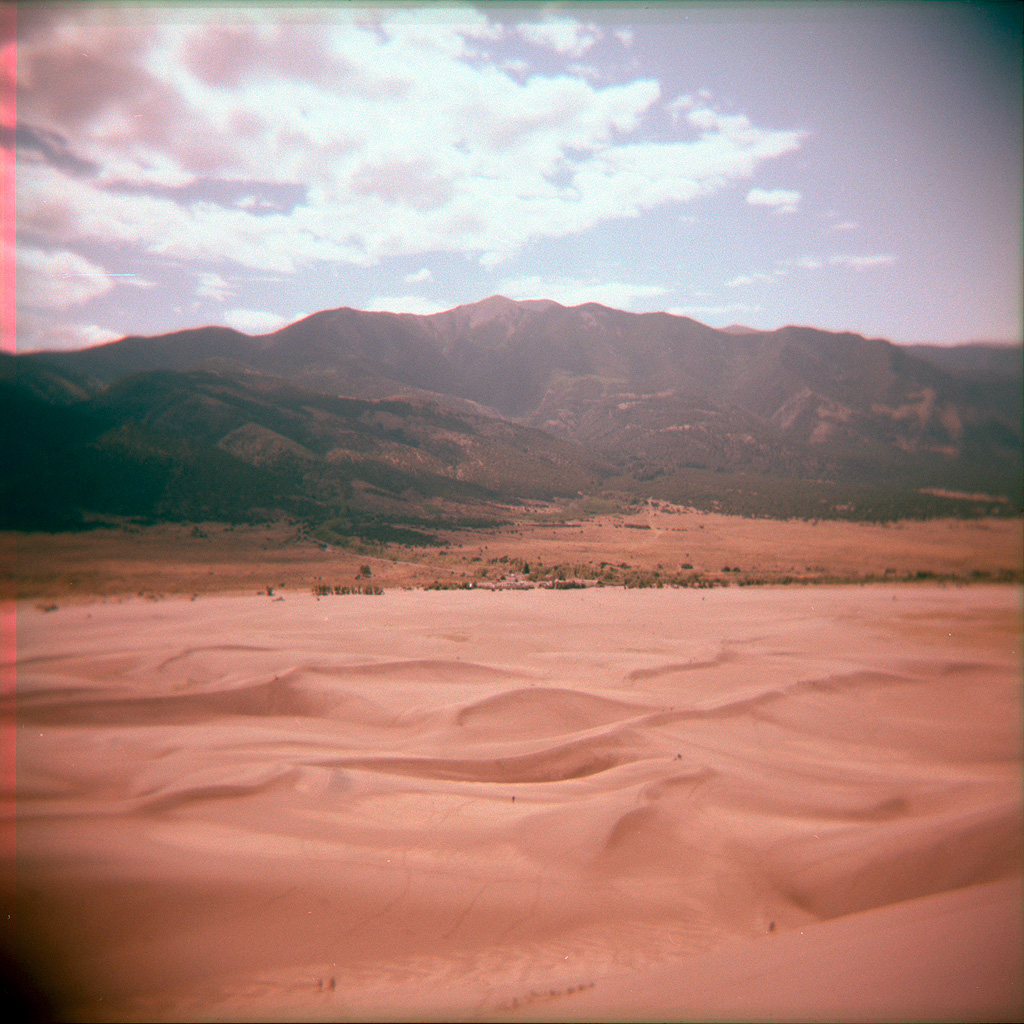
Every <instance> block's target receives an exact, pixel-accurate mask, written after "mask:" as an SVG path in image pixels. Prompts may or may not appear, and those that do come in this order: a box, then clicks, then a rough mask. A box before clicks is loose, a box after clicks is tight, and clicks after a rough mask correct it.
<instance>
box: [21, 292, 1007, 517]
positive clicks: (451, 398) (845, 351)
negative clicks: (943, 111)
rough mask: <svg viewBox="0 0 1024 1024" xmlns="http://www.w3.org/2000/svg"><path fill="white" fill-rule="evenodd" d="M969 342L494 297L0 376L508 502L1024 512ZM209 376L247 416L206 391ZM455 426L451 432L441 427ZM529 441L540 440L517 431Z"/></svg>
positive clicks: (117, 345) (81, 400)
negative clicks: (759, 502)
mask: <svg viewBox="0 0 1024 1024" xmlns="http://www.w3.org/2000/svg"><path fill="white" fill-rule="evenodd" d="M969 348H970V351H966V349H965V348H963V349H950V350H941V351H940V350H938V349H937V348H935V347H929V346H921V347H919V348H912V347H900V346H896V345H892V344H890V343H889V342H886V341H884V340H881V339H868V338H864V337H861V336H860V335H856V334H850V333H832V332H827V331H820V330H816V329H814V328H810V327H784V328H781V329H779V330H776V331H768V332H764V331H753V330H747V329H743V330H742V331H739V330H730V329H726V330H715V329H713V328H711V327H707V326H705V325H703V324H700V323H698V322H696V321H694V320H690V319H687V318H685V317H679V316H672V315H669V314H666V313H643V314H635V313H626V312H622V311H619V310H614V309H608V308H606V307H604V306H600V305H597V304H594V303H588V304H585V305H581V306H576V307H572V308H567V307H565V306H561V305H559V304H558V303H555V302H550V301H528V302H515V301H512V300H510V299H507V298H503V297H501V296H493V297H491V298H489V299H485V300H483V301H482V302H478V303H473V304H470V305H466V306H460V307H457V308H455V309H451V310H448V311H446V312H443V313H437V314H434V315H430V316H416V315H411V314H394V313H379V312H360V311H358V310H354V309H348V308H342V309H334V310H326V311H324V312H321V313H315V314H313V315H312V316H309V317H306V318H304V319H302V320H300V321H298V322H296V323H293V324H290V325H288V326H287V327H284V328H282V329H280V330H278V331H275V332H273V333H271V334H266V335H261V336H258V337H251V336H249V335H245V334H241V333H239V332H237V331H233V330H229V329H227V328H222V327H204V328H197V329H194V330H188V331H181V332H177V333H174V334H168V335H163V336H159V337H154V338H135V337H132V338H125V339H123V340H121V341H117V342H111V343H109V344H105V345H100V346H96V347H93V348H91V349H86V350H82V351H78V352H47V353H36V354H32V355H26V356H19V357H17V359H16V360H14V362H15V363H16V364H17V368H16V369H12V370H5V375H6V376H7V377H8V378H11V379H13V380H15V381H16V382H17V386H18V387H19V388H20V390H21V391H22V392H28V393H30V394H31V395H32V396H33V397H34V398H36V399H38V400H40V401H43V402H47V403H51V404H55V405H61V406H65V407H69V408H74V407H76V403H77V405H80V406H82V408H83V409H87V410H90V414H92V412H96V413H97V414H99V413H100V412H102V414H103V415H106V416H113V417H114V418H115V419H117V417H118V416H122V417H123V416H125V415H128V414H127V413H126V412H125V410H126V409H127V408H129V407H130V408H131V410H132V412H131V414H130V415H131V417H132V422H133V423H137V424H140V425H141V427H142V428H144V429H147V430H159V431H162V432H164V433H165V434H166V435H167V436H172V435H173V436H175V437H179V438H189V439H190V440H194V441H196V443H200V442H201V443H203V444H210V445H213V446H215V447H217V449H218V450H219V451H221V452H225V453H229V454H231V455H232V456H233V457H236V458H240V459H242V461H243V462H244V463H245V464H247V465H250V466H259V467H261V468H267V467H268V466H271V465H273V466H277V464H278V463H282V464H284V463H287V465H288V466H289V467H290V469H289V472H292V473H293V474H295V473H298V474H300V476H301V474H302V473H306V470H305V469H303V468H301V467H304V466H305V465H306V462H304V461H303V460H308V459H312V460H313V462H314V463H316V464H317V465H320V464H323V465H326V464H328V463H329V462H330V460H331V459H332V458H336V457H335V456H330V455H329V452H331V451H336V450H343V451H346V452H348V453H349V454H348V455H346V458H364V459H366V458H370V459H371V460H378V461H380V462H381V464H382V465H385V464H386V465H387V466H389V467H391V468H392V469H394V470H395V471H396V472H402V473H407V472H414V473H418V474H424V473H425V474H428V475H431V476H432V478H433V477H436V478H437V479H446V480H449V481H455V482H460V483H472V484H473V485H479V486H481V487H483V488H485V489H488V490H490V491H492V492H494V493H505V494H513V493H522V494H524V495H525V494H527V493H537V491H538V489H540V490H544V489H549V488H550V487H552V486H554V487H555V488H556V489H560V490H561V491H562V492H563V493H575V491H576V490H587V489H589V488H592V487H594V486H596V480H597V479H598V476H597V474H598V473H599V470H598V467H603V468H602V469H601V470H600V472H601V473H603V474H604V475H605V477H606V478H607V479H614V480H615V481H616V485H620V484H623V482H625V485H627V486H628V482H629V481H633V482H637V481H639V482H641V483H642V482H643V481H651V480H655V479H662V480H663V481H670V480H676V481H677V485H678V486H677V485H673V487H674V489H675V490H678V491H680V493H679V494H678V495H677V497H678V498H685V493H684V492H685V486H686V485H685V481H684V479H683V478H684V477H686V475H687V474H688V473H689V474H692V473H693V472H700V473H712V474H723V473H728V474H737V473H739V474H751V473H752V474H759V475H761V476H765V477H771V478H782V479H792V478H800V479H803V480H812V481H813V480H829V481H833V482H837V483H839V484H853V485H866V486H897V485H898V486H901V487H910V488H921V487H932V488H936V487H938V488H946V489H960V490H985V491H990V492H992V493H996V494H1000V495H1004V496H1008V497H1010V498H1011V499H1012V500H1013V501H1016V502H1019V500H1020V494H1019V492H1020V475H1021V447H1022V444H1021V437H1022V430H1021V389H1020V373H1019V366H1020V349H1019V348H1017V349H1012V348H1010V349H1005V350H997V348H998V347H995V346H970V347H969ZM5 365H6V364H5ZM157 371H159V372H157ZM200 371H202V373H205V374H207V376H206V377H203V376H202V374H201V373H200ZM168 372H171V373H176V374H179V375H180V374H185V376H184V377H181V376H179V377H178V378H173V379H172V377H171V376H168ZM139 374H143V375H145V374H149V375H150V376H148V377H145V376H144V377H141V378H136V379H132V378H133V375H139ZM197 374H198V375H197ZM210 374H213V375H214V376H212V377H211V376H210ZM126 378H127V379H126ZM214 380H217V381H219V382H220V383H219V384H217V386H216V387H219V388H221V389H222V390H223V389H225V388H227V389H230V388H235V389H241V390H240V391H239V394H241V393H242V392H244V394H245V396H246V398H245V401H244V402H242V400H241V399H240V398H238V396H237V395H236V397H235V398H234V399H232V400H230V401H229V400H228V399H227V398H225V396H224V394H220V393H218V394H214V392H215V391H216V387H215V386H214V384H213V383H212V381H214ZM119 382H120V383H119ZM287 382H291V383H290V384H288V383H287ZM288 387H292V388H296V389H299V390H301V389H305V392H304V393H306V394H307V396H308V395H311V394H313V393H317V394H319V395H320V398H319V399H317V400H316V401H314V400H313V399H312V398H309V397H307V398H305V399H303V401H304V402H305V405H302V403H301V402H300V403H298V404H299V406H301V407H302V408H303V409H305V410H306V411H305V412H303V413H301V414H300V413H299V411H298V407H297V406H296V403H297V402H298V400H297V399H296V398H295V397H294V395H295V394H298V393H299V390H296V391H295V392H294V394H293V393H292V392H289V391H288ZM86 396H88V397H86ZM330 396H333V397H330ZM339 396H343V397H344V398H347V399H349V400H350V403H351V402H354V401H355V400H362V401H364V402H365V401H367V400H376V401H381V400H384V399H387V400H388V401H390V402H392V403H394V402H398V403H399V404H398V405H395V406H394V407H392V406H387V405H380V406H377V407H375V408H376V409H377V412H375V413H374V414H373V415H372V416H371V417H370V418H371V419H373V417H374V416H375V417H376V418H377V421H380V422H383V420H381V417H383V416H385V414H386V416H389V417H392V419H389V420H388V423H390V424H391V427H389V428H388V429H387V430H385V429H384V428H383V427H382V428H381V429H380V431H378V433H377V434H375V435H373V438H374V439H373V441H372V443H371V442H370V441H369V440H368V436H369V435H367V434H365V432H363V433H361V432H360V430H362V428H360V430H356V429H355V428H353V427H352V423H353V422H360V423H362V424H363V427H366V422H368V421H365V417H364V413H365V410H366V409H367V408H369V407H365V408H363V407H361V408H362V411H361V412H360V413H359V415H358V416H356V415H350V410H351V409H354V408H355V406H353V405H351V404H350V405H348V406H344V408H345V410H349V411H345V412H344V413H342V412H341V411H340V410H342V408H343V406H342V405H340V404H338V403H339V402H341V397H339ZM325 402H333V403H334V405H333V406H331V407H330V410H329V411H328V410H327V409H326V407H323V403H325ZM240 403H241V404H240ZM317 403H320V404H319V405H318V404H317ZM241 405H244V406H245V409H246V410H247V411H246V412H245V413H244V415H243V414H241V413H239V412H238V409H239V408H240V407H241ZM314 409H315V411H313V410H314ZM231 410H233V411H231ZM428 410H429V411H428ZM442 410H443V411H442ZM366 415H370V414H369V413H366ZM451 416H455V417H456V418H459V417H461V420H460V422H461V423H462V426H461V427H460V428H458V429H454V428H450V426H442V425H441V423H440V420H437V417H440V418H441V419H442V420H443V419H444V418H445V417H449V418H450V417H451ZM247 417H248V418H247ZM296 417H298V419H296ZM303 417H305V419H303ZM325 417H326V418H327V419H330V418H331V417H335V418H336V421H337V422H338V423H340V422H345V423H346V424H347V426H346V427H345V431H347V433H345V438H344V440H343V441H341V442H339V444H337V445H335V447H333V448H332V447H329V446H326V447H325V445H326V442H322V439H319V440H318V439H317V438H318V435H316V431H315V430H313V427H312V424H313V423H322V422H324V421H325ZM360 417H364V419H360ZM431 417H433V418H434V419H433V420H432V419H431ZM285 420H287V423H285ZM298 420H302V421H303V423H304V426H303V427H302V428H301V429H300V428H299V427H298V426H297V423H298ZM307 420H308V422H307ZM428 420H430V426H429V427H428V426H425V425H424V424H426V423H427V421H428ZM435 420H437V421H436V422H435ZM119 422H120V421H119ZM332 422H334V421H332ZM284 426H287V427H288V429H279V428H283V427H284ZM527 427H529V428H539V431H541V432H543V433H541V432H531V433H529V434H518V433H516V431H521V430H523V429H524V428H527ZM222 428H223V433H221V434H218V431H220V430H221V429H222ZM339 429H340V428H339ZM288 430H292V433H289V432H288ZM267 431H270V432H272V433H274V434H276V435H279V436H280V437H281V438H283V439H284V440H281V441H278V440H272V439H271V438H270V437H269V435H268V434H267V433H266V432H267ZM311 431H312V434H311V433H310V432H311ZM389 431H390V432H389ZM445 431H448V434H446V433H445ZM449 434H450V435H451V436H449ZM313 435H316V437H313ZM311 437H312V438H313V439H312V440H311ZM527 437H529V438H530V439H531V440H530V441H529V442H526V441H525V440H524V439H525V438H527ZM541 438H543V441H542V440H540V439H541ZM318 444H319V445H320V447H319V448H318V447H317V445H318ZM559 444H562V445H568V446H569V447H558V445H559ZM360 445H369V448H360V447H359V446H360ZM350 446H354V447H351V448H350ZM389 446H391V447H389ZM545 446H547V447H546V448H545ZM371 451H372V455H367V454H366V453H367V452H371ZM306 453H309V454H308V455H307V454H306ZM410 453H415V455H414V456H413V455H412V454H410ZM468 453H472V454H468ZM513 453H514V454H513ZM318 460H319V461H318ZM538 460H539V461H538ZM275 471H276V470H275ZM307 478H308V474H307V477H303V479H307Z"/></svg>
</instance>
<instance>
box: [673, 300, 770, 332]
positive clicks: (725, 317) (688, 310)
mask: <svg viewBox="0 0 1024 1024" xmlns="http://www.w3.org/2000/svg"><path fill="white" fill-rule="evenodd" d="M760 311H761V307H760V306H752V305H749V304H748V303H745V302H729V303H725V304H722V305H689V306H673V307H672V308H671V309H669V310H666V312H668V313H672V314H674V315H675V316H686V317H690V318H691V319H694V320H700V321H701V322H703V323H706V324H708V325H709V326H714V327H719V326H726V321H731V320H733V319H734V318H735V317H736V315H737V314H746V313H759V312H760Z"/></svg>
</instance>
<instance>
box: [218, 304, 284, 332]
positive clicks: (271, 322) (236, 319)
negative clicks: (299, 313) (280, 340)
mask: <svg viewBox="0 0 1024 1024" xmlns="http://www.w3.org/2000/svg"><path fill="white" fill-rule="evenodd" d="M221 319H222V320H223V321H224V323H226V324H227V325H228V327H234V329H235V330H236V331H241V332H242V333H243V334H270V333H271V332H273V331H276V330H278V329H279V328H281V327H284V326H285V324H288V323H291V322H292V321H294V320H297V319H299V318H298V317H293V318H292V321H289V320H286V319H285V318H284V317H283V316H278V315H277V314H276V313H268V312H267V311H266V310H262V309H229V310H227V311H226V312H224V313H222V314H221Z"/></svg>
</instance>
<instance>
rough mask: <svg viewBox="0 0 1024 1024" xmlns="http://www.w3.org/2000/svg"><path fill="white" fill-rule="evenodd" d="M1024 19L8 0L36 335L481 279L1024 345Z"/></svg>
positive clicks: (57, 341) (822, 10) (728, 6)
mask: <svg viewBox="0 0 1024 1024" xmlns="http://www.w3.org/2000/svg"><path fill="white" fill-rule="evenodd" d="M1021 10H1022V5H1020V4H1018V3H1008V4H1007V3H957V2H946V3H936V2H923V0H921V2H908V3H898V2H897V3H882V2H878V3H875V2H871V0H868V2H856V3H829V2H815V3H783V2H774V3H726V2H717V3H699V2H683V3H670V2H657V0H655V2H625V3H616V2H603V3H593V4H588V3H583V2H567V3H559V4H550V3H544V4H541V3H536V4H526V3H478V4H475V5H467V4H441V3H406V4H395V3H391V4H384V3H381V4H373V3H319V4H310V5H308V6H302V5H299V4H273V3H268V4H263V5H253V4H235V5H231V4H211V5H202V4H195V3H189V4H180V5H167V4H156V3H118V4H112V3H72V4H44V3H31V4H18V5H16V8H15V13H16V20H17V29H16V37H15V38H6V39H4V40H3V51H2V52H0V91H2V90H3V89H5V88H6V89H7V90H8V92H9V91H10V89H11V87H12V85H13V83H12V82H11V80H10V71H5V70H4V69H9V68H11V67H13V66H14V65H15V58H16V67H17V73H16V78H17V83H16V84H17V96H16V100H17V105H16V111H15V110H14V109H13V108H12V105H11V104H10V103H0V144H2V145H3V146H4V147H6V149H7V150H8V151H9V150H10V149H11V148H12V147H15V151H16V158H17V164H16V166H17V185H16V206H17V212H16V224H17V245H16V258H17V345H18V350H19V351H31V350H34V349H40V348H64V349H66V348H78V347H82V346H85V345H91V344H96V343H99V342H103V341H107V340H112V339H114V338H118V337H122V336H124V335H127V334H158V333H163V332H167V331H172V330H179V329H182V328H187V327H195V326H200V325H204V324H225V325H228V326H231V327H235V328H237V329H239V330H242V331H245V332H247V333H253V334H258V333H265V332H269V331H272V330H275V329H277V328H278V327H281V326H283V325H284V324H286V323H290V322H292V321H294V320H296V319H299V318H300V317H302V316H305V315H308V314H310V313H314V312H317V311H318V310H321V309H330V308H335V307H339V306H351V307H354V308H357V309H382V310H391V311H394V312H407V313H432V312H438V311H440V310H444V309H448V308H451V307H453V306H456V305H461V304H463V303H468V302H474V301H477V300H479V299H482V298H485V297H486V296H489V295H493V294H503V295H506V296H508V297H510V298H513V299H530V298H547V299H554V300H555V301H557V302H561V303H563V304H565V305H577V304H579V303H583V302H599V303H602V304H604V305H607V306H612V307H615V308H618V309H625V310H631V311H635V312H647V311H654V310H665V311H668V312H672V313H677V314H680V315H684V316H689V317H692V318H694V319H696V320H700V321H701V322H703V323H707V324H710V325H712V326H715V327H723V326H726V325H729V324H735V323H740V324H744V325H747V326H750V327H753V328H757V329H765V330H769V329H774V328H777V327H781V326H783V325H785V324H790V323H797V324H806V325H811V326H816V327H821V328H824V329H827V330H836V331H842V330H851V331H855V332H858V333H861V334H865V335H868V336H871V337H884V338H888V339H889V340H892V341H896V342H901V343H905V342H922V341H928V342H937V343H940V344H952V343H958V342H964V341H970V340H978V339H987V340H1019V339H1020V336H1021V276H1022V259H1021V246H1022V231H1024V227H1022V212H1021V211H1022V203H1021V181H1022V166H1021V164H1022V138H1021V134H1022V131H1021V125H1022V116H1024V115H1022V102H1021V94H1022V70H1021V68H1022V52H1021V35H1022V32H1021ZM12 48H14V49H12Z"/></svg>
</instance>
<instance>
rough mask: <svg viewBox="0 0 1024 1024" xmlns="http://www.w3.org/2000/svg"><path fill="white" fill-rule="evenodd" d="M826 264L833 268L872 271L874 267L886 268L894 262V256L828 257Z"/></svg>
mask: <svg viewBox="0 0 1024 1024" xmlns="http://www.w3.org/2000/svg"><path fill="white" fill-rule="evenodd" d="M828 262H829V264H830V265H831V266H833V267H848V268H849V269H850V270H874V269H875V268H876V267H887V266H888V265H889V264H890V263H895V262H896V257H895V256H889V255H886V254H878V255H874V256H829V258H828Z"/></svg>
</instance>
